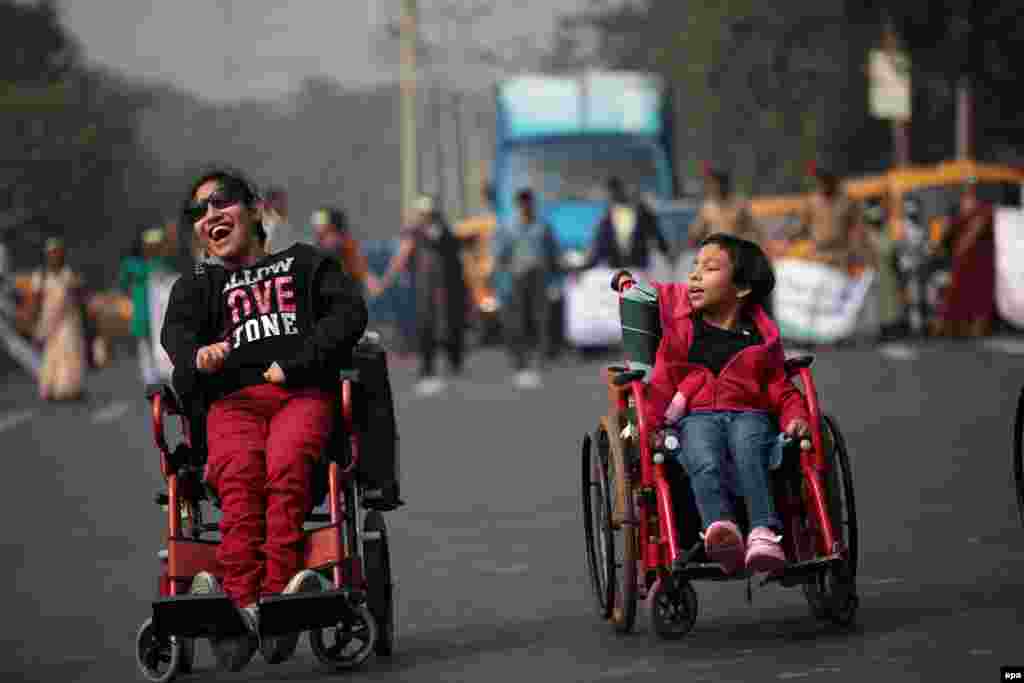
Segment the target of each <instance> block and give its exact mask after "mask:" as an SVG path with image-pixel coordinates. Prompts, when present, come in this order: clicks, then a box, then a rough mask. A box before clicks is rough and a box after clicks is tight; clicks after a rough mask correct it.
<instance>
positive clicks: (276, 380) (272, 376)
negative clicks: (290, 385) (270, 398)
mask: <svg viewBox="0 0 1024 683" xmlns="http://www.w3.org/2000/svg"><path fill="white" fill-rule="evenodd" d="M263 379H265V380H266V381H267V382H268V383H270V384H284V370H282V369H281V366H280V365H278V364H277V363H276V362H275V363H273V364H272V365H271V366H270V367H269V368H267V371H266V372H264V373H263Z"/></svg>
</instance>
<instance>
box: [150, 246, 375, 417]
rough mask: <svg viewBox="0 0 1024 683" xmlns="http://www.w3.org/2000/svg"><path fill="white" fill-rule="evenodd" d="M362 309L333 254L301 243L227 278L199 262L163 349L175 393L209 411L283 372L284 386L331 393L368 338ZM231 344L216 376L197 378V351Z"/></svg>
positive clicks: (171, 313)
mask: <svg viewBox="0 0 1024 683" xmlns="http://www.w3.org/2000/svg"><path fill="white" fill-rule="evenodd" d="M366 323H367V311H366V302H365V301H364V300H363V298H362V295H361V294H360V293H359V289H358V287H357V286H356V284H355V282H354V281H353V280H352V279H351V278H350V277H349V276H348V275H346V274H345V273H344V271H343V270H342V269H341V266H340V264H338V262H337V261H336V260H334V259H332V258H331V257H330V256H329V255H327V254H325V253H323V252H321V251H319V250H317V249H315V248H314V247H311V246H309V245H306V244H295V245H293V246H291V247H289V248H288V249H285V250H284V251H282V252H279V253H276V254H272V255H269V256H265V257H264V258H262V259H260V260H259V261H258V262H256V263H255V264H253V265H252V266H249V267H245V268H238V269H235V270H227V269H226V268H224V267H223V266H220V265H215V264H210V263H200V264H197V265H196V267H195V272H194V273H193V274H192V275H191V276H186V277H183V278H181V279H179V280H178V281H177V282H176V283H174V288H173V289H172V291H171V297H170V302H169V303H168V306H167V313H166V315H165V318H164V326H163V330H162V332H161V335H160V341H161V343H162V344H163V346H164V348H165V349H166V350H167V353H168V355H169V356H170V357H171V361H172V362H173V363H174V376H173V383H174V388H175V391H177V392H178V394H179V395H180V396H181V397H182V400H183V401H184V402H186V403H190V404H193V405H194V403H195V402H196V401H195V399H196V398H197V397H201V398H202V399H203V400H202V403H203V404H205V405H209V404H210V403H212V402H213V401H216V400H217V399H219V398H222V397H224V396H226V395H228V394H230V393H233V392H235V391H238V390H240V389H243V388H245V387H247V386H252V385H256V384H264V383H265V380H264V379H263V373H264V372H265V371H266V369H267V368H268V367H270V365H271V364H272V363H274V362H276V363H277V364H278V365H280V366H281V369H282V370H284V374H285V386H287V387H310V386H314V387H321V388H323V389H326V390H328V391H335V390H336V389H337V386H338V373H339V371H340V370H341V369H342V368H345V367H350V366H351V364H352V349H353V347H354V346H355V345H356V343H357V342H358V341H359V339H360V338H361V337H362V335H363V332H364V331H365V329H366ZM225 340H228V341H230V342H231V352H230V353H229V354H228V357H227V360H226V361H225V363H224V367H223V368H222V369H221V370H220V371H219V372H217V373H215V374H205V373H201V372H199V371H198V370H197V369H196V352H197V351H198V350H199V349H200V347H203V346H207V345H209V344H214V343H216V342H220V341H225Z"/></svg>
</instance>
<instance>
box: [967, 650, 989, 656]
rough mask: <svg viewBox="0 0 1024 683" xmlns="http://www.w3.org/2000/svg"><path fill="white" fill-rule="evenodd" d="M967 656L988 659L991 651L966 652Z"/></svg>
mask: <svg viewBox="0 0 1024 683" xmlns="http://www.w3.org/2000/svg"><path fill="white" fill-rule="evenodd" d="M967 654H969V655H970V656H972V657H988V656H991V654H992V650H968V651H967Z"/></svg>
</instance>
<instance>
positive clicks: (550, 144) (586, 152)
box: [508, 139, 661, 202]
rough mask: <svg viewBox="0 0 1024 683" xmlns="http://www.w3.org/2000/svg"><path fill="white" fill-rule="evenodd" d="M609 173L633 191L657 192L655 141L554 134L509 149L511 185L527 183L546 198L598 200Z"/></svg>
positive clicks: (515, 188) (515, 187)
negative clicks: (551, 137)
mask: <svg viewBox="0 0 1024 683" xmlns="http://www.w3.org/2000/svg"><path fill="white" fill-rule="evenodd" d="M613 176H615V177H618V178H620V179H621V180H622V181H623V183H625V185H626V188H627V189H628V190H629V191H631V192H636V193H641V194H651V195H655V196H658V195H660V194H661V193H660V192H659V187H658V186H659V183H658V161H657V157H656V151H655V147H654V145H651V144H647V143H645V142H643V141H631V140H622V139H612V140H593V139H588V140H556V141H545V142H544V143H537V144H530V145H516V146H515V147H513V148H511V149H510V150H509V153H508V179H509V185H508V187H509V188H510V190H511V191H512V192H515V191H518V190H520V189H522V188H524V187H529V188H530V189H532V190H533V191H534V193H535V194H537V195H538V198H539V199H540V200H541V201H544V202H551V201H567V200H583V201H602V200H604V199H606V198H607V195H606V192H605V185H606V183H607V181H608V179H609V178H610V177H613Z"/></svg>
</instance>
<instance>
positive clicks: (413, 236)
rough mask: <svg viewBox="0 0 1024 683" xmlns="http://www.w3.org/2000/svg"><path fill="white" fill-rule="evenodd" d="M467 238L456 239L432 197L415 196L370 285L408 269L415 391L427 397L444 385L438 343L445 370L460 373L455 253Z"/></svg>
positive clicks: (461, 286)
mask: <svg viewBox="0 0 1024 683" xmlns="http://www.w3.org/2000/svg"><path fill="white" fill-rule="evenodd" d="M473 239H474V238H472V237H469V238H467V239H465V240H461V239H459V238H458V237H457V236H456V235H455V233H454V232H452V230H451V228H450V227H449V225H448V222H447V221H446V220H445V218H444V216H443V215H442V214H441V211H440V210H438V208H437V207H436V205H435V203H434V200H433V199H432V198H430V197H420V198H419V199H417V200H416V202H415V205H414V206H413V216H412V223H411V224H410V225H408V226H407V227H406V228H405V229H403V231H402V235H401V241H400V243H399V247H398V253H396V254H395V257H394V258H393V259H392V260H391V264H390V265H389V266H388V269H387V271H386V272H385V273H384V275H383V276H382V277H381V278H380V282H379V283H378V285H377V287H376V288H374V289H373V290H371V293H372V294H374V295H377V294H380V293H381V292H382V291H384V290H385V289H387V288H388V287H390V286H391V284H392V282H394V280H395V278H396V277H398V274H399V273H400V272H402V271H403V270H406V269H408V270H409V271H410V272H411V274H412V280H413V288H414V289H415V292H416V306H415V309H416V312H415V316H416V326H417V341H418V347H419V348H418V351H419V355H420V380H419V382H418V383H417V384H416V389H415V391H416V393H417V394H419V395H421V396H432V395H434V394H437V393H439V392H441V391H443V390H444V389H445V387H446V382H445V381H444V379H442V378H441V377H440V376H439V375H438V373H437V367H436V364H435V360H436V354H437V346H438V343H439V342H440V344H441V345H442V346H444V347H445V350H446V351H447V352H448V369H449V372H450V374H451V375H452V376H458V375H460V374H461V373H462V366H463V354H464V351H465V334H466V307H467V305H468V299H467V291H466V279H465V276H464V273H463V268H462V258H461V252H462V249H463V245H464V244H466V243H469V242H472V241H473Z"/></svg>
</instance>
